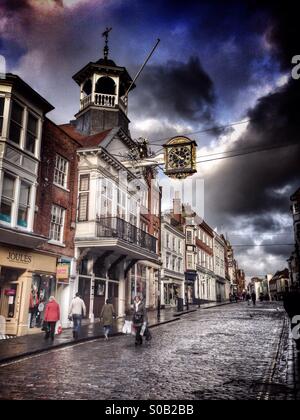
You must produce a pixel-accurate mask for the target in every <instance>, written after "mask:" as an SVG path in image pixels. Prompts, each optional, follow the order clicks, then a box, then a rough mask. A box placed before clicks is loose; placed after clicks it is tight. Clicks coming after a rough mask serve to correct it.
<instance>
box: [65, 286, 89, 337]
mask: <svg viewBox="0 0 300 420" xmlns="http://www.w3.org/2000/svg"><path fill="white" fill-rule="evenodd" d="M85 316H86V306H85V303H84V301H83V300H82V299H81V297H80V295H79V293H76V295H75V297H74V299H73V300H72V302H71V306H70V309H69V319H70V320H72V321H73V338H74V339H75V340H76V339H77V338H78V337H79V334H80V330H81V322H82V318H83V317H85Z"/></svg>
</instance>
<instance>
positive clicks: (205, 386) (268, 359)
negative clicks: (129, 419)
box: [0, 302, 299, 400]
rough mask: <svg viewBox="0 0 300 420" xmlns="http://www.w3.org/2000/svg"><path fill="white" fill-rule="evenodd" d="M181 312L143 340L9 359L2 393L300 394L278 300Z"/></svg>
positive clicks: (0, 375) (34, 396) (0, 376)
mask: <svg viewBox="0 0 300 420" xmlns="http://www.w3.org/2000/svg"><path fill="white" fill-rule="evenodd" d="M167 318H168V316H167V315H166V319H165V321H170V320H171V319H172V318H168V319H167ZM173 318H177V316H175V317H173ZM179 318H180V319H178V320H176V322H168V323H161V324H160V325H158V326H157V327H156V328H153V330H152V336H153V338H152V340H151V341H150V342H149V343H145V344H144V345H143V346H138V347H135V345H134V338H133V337H131V336H125V335H119V336H115V337H113V338H112V339H110V340H108V341H105V340H99V339H94V340H90V341H87V342H80V343H73V344H72V345H69V346H65V347H63V348H54V349H51V350H49V351H46V352H43V353H40V354H36V355H32V356H28V357H26V358H23V359H18V360H14V361H11V362H7V363H4V364H2V365H0V399H1V400H5V399H9V400H16V399H23V400H24V399H25V400H27V399H30V400H39V399H50V400H57V399H59V400H70V399H71V400H84V399H88V400H170V399H171V400H295V399H297V398H298V399H299V394H298V385H299V382H298V385H297V381H299V377H298V376H297V375H296V371H297V369H298V367H299V365H297V363H298V356H299V353H298V352H297V354H296V355H295V354H294V352H295V346H294V342H293V341H292V340H291V334H290V328H289V321H288V320H287V316H286V314H285V311H284V310H283V308H282V306H281V305H280V304H279V303H267V302H265V303H258V304H257V306H256V307H252V306H247V304H245V303H239V304H231V305H225V306H217V307H210V309H209V310H201V309H200V310H196V311H194V312H190V313H188V314H185V315H184V316H179Z"/></svg>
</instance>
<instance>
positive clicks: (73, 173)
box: [34, 119, 81, 327]
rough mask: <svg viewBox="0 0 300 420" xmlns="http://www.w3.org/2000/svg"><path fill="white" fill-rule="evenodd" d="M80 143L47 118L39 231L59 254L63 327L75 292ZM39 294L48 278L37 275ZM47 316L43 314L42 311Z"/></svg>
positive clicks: (47, 245)
mask: <svg viewBox="0 0 300 420" xmlns="http://www.w3.org/2000/svg"><path fill="white" fill-rule="evenodd" d="M80 146H81V145H80V143H79V142H78V141H76V140H75V139H73V138H72V137H70V136H68V135H67V134H66V133H65V132H64V131H63V130H62V129H61V128H60V127H59V126H57V125H56V124H54V123H53V122H51V121H50V120H48V119H46V120H45V123H44V130H43V137H42V147H41V165H40V169H39V177H38V179H39V183H38V189H37V200H36V206H37V211H38V216H37V217H36V218H35V231H36V232H37V233H38V234H40V235H43V236H45V237H47V238H48V241H47V242H45V243H43V244H42V245H41V249H43V250H44V251H47V252H51V253H52V254H53V255H55V256H56V259H57V267H56V284H55V293H54V294H55V297H56V299H57V301H58V303H59V304H60V307H61V321H62V324H63V327H65V326H67V325H68V309H69V305H70V301H71V299H72V297H73V296H74V293H75V284H74V280H75V276H76V262H75V259H74V253H75V246H74V239H75V225H76V208H77V185H78V180H77V167H78V159H77V149H78V148H79V147H80ZM34 281H35V285H34V287H35V288H37V290H38V294H41V293H43V289H44V286H45V284H46V280H45V279H44V277H43V276H36V278H35V279H34ZM42 317H43V314H42Z"/></svg>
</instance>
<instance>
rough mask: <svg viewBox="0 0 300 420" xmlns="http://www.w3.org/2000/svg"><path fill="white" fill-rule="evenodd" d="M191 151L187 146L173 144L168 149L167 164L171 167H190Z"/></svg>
mask: <svg viewBox="0 0 300 420" xmlns="http://www.w3.org/2000/svg"><path fill="white" fill-rule="evenodd" d="M191 164H192V153H191V148H190V147H189V146H180V145H178V146H175V147H172V148H170V149H169V151H168V166H169V167H170V168H172V169H184V168H190V167H191Z"/></svg>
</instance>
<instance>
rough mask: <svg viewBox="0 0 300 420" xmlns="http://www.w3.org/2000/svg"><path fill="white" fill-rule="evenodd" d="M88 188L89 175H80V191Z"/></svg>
mask: <svg viewBox="0 0 300 420" xmlns="http://www.w3.org/2000/svg"><path fill="white" fill-rule="evenodd" d="M88 189H89V175H81V177H80V191H88Z"/></svg>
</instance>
